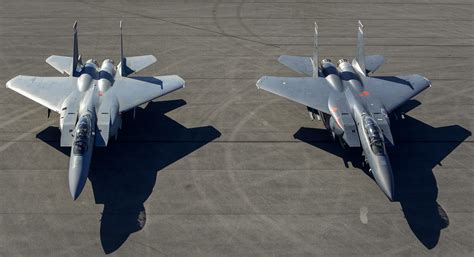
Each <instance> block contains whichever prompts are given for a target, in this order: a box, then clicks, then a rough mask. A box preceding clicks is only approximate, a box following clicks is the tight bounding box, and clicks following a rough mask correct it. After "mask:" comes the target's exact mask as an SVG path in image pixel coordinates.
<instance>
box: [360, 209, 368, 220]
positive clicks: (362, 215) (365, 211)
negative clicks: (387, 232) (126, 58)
mask: <svg viewBox="0 0 474 257" xmlns="http://www.w3.org/2000/svg"><path fill="white" fill-rule="evenodd" d="M368 213H369V209H368V208H367V207H365V206H362V207H360V221H361V222H362V224H367V223H369V218H368V217H367V214H368Z"/></svg>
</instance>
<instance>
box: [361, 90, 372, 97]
mask: <svg viewBox="0 0 474 257" xmlns="http://www.w3.org/2000/svg"><path fill="white" fill-rule="evenodd" d="M368 95H370V94H369V91H364V92H362V93H360V94H359V96H368Z"/></svg>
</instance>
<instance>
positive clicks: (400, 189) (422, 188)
mask: <svg viewBox="0 0 474 257" xmlns="http://www.w3.org/2000/svg"><path fill="white" fill-rule="evenodd" d="M418 104H419V102H418V103H417V101H415V100H413V101H411V102H409V103H408V104H407V105H406V108H410V109H411V108H414V107H415V106H417V105H418ZM392 134H393V136H394V140H395V147H393V148H392V149H391V150H390V151H389V155H390V162H391V164H392V169H393V172H394V177H395V178H394V179H395V192H396V196H395V197H396V200H397V201H399V202H400V205H401V207H402V211H403V213H404V215H405V218H406V220H407V223H408V225H409V226H410V228H411V230H412V232H413V233H414V235H415V236H416V237H417V238H418V240H419V241H420V242H421V243H422V244H423V245H424V246H425V247H426V248H428V249H432V248H434V247H435V246H436V245H437V244H438V241H439V237H440V234H441V230H442V229H444V228H446V227H447V226H448V225H449V218H448V215H447V213H446V211H445V210H444V209H443V208H442V207H441V205H440V204H439V203H438V202H437V198H438V186H437V182H436V178H435V176H434V175H433V169H434V168H435V167H436V166H437V165H442V164H441V161H442V160H443V159H444V158H446V157H447V156H448V155H449V154H450V153H451V152H452V151H453V150H454V149H456V148H457V147H458V146H459V145H460V144H461V143H462V142H463V141H464V140H466V139H467V138H468V137H469V136H471V132H470V131H468V130H466V129H464V128H463V127H461V126H458V125H452V126H446V127H440V128H434V127H432V126H430V125H428V124H426V123H423V122H422V121H419V120H417V119H415V118H412V117H410V116H407V115H405V119H399V120H394V119H392ZM294 137H295V138H297V139H300V140H302V141H304V142H307V143H309V144H311V145H313V146H315V147H318V148H320V149H322V150H325V151H327V152H329V153H332V154H334V155H336V156H339V157H341V158H343V160H344V162H345V164H346V167H347V166H348V165H347V163H348V162H351V163H352V164H353V166H354V167H356V168H361V169H362V170H363V171H364V172H365V173H366V174H368V175H369V176H370V173H369V172H368V170H367V168H366V167H363V166H362V165H361V163H362V157H361V152H360V150H349V151H347V150H346V151H345V150H344V149H342V148H341V147H340V146H339V144H338V143H335V142H332V140H331V137H330V134H329V132H328V131H326V130H325V129H314V128H300V129H299V130H298V131H297V132H296V134H295V135H294ZM381 194H382V192H381Z"/></svg>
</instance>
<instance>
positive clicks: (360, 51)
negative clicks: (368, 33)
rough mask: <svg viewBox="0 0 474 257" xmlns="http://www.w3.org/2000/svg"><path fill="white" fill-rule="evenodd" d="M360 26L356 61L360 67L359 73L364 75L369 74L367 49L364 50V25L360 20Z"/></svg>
mask: <svg viewBox="0 0 474 257" xmlns="http://www.w3.org/2000/svg"><path fill="white" fill-rule="evenodd" d="M358 24H359V26H358V29H357V49H356V62H357V65H358V67H356V68H358V69H359V73H361V74H362V75H364V76H365V75H367V71H366V70H365V50H364V30H363V29H364V25H363V24H362V22H361V21H360V20H359V23H358Z"/></svg>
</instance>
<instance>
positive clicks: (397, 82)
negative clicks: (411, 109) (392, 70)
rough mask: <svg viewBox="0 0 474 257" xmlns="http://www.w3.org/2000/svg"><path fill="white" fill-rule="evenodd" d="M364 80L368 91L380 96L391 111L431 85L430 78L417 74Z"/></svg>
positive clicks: (365, 78) (388, 110)
mask: <svg viewBox="0 0 474 257" xmlns="http://www.w3.org/2000/svg"><path fill="white" fill-rule="evenodd" d="M363 80H364V81H363V82H364V87H365V88H367V91H368V92H369V93H371V94H373V95H374V96H376V97H378V98H379V99H380V101H381V102H382V104H383V105H384V106H385V108H386V109H387V112H389V113H390V112H392V111H393V110H395V109H397V108H398V107H400V105H402V104H404V103H405V102H406V101H408V100H410V98H412V97H414V96H416V95H417V94H419V93H420V92H421V91H423V90H425V89H426V88H428V87H430V86H431V82H430V81H429V80H428V79H426V78H425V77H422V76H420V75H417V74H413V75H405V76H393V77H364V78H363Z"/></svg>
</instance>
